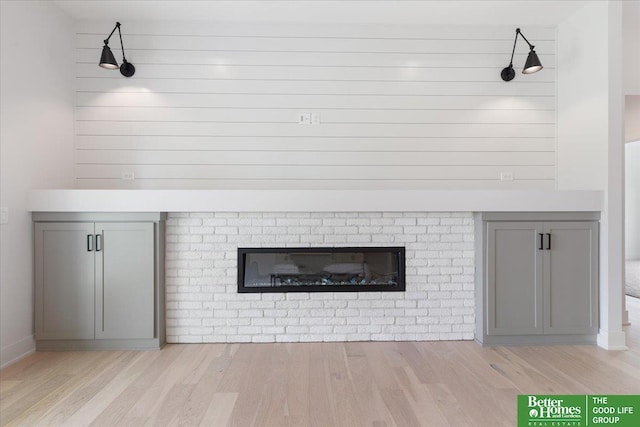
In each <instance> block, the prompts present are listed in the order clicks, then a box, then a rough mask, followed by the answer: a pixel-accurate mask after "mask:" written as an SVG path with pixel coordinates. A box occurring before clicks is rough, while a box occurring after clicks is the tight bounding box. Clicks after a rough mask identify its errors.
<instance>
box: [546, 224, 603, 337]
mask: <svg viewBox="0 0 640 427" xmlns="http://www.w3.org/2000/svg"><path fill="white" fill-rule="evenodd" d="M544 233H545V251H544V264H545V279H544V294H545V307H546V310H545V325H544V330H545V333H546V334H589V333H595V332H596V329H597V325H598V317H597V316H598V301H597V300H598V298H597V295H598V289H597V286H598V224H597V223H596V222H587V221H584V222H547V223H545V225H544ZM549 238H550V242H549ZM549 243H550V244H549Z"/></svg>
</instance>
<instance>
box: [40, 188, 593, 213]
mask: <svg viewBox="0 0 640 427" xmlns="http://www.w3.org/2000/svg"><path fill="white" fill-rule="evenodd" d="M603 205H604V201H603V193H602V192H601V191H528V190H525V191H512V190H493V191H478V190H453V191H451V190H446V191H445V190H380V191H373V190H361V191H360V190H32V191H31V192H30V194H29V210H30V211H32V212H595V211H601V210H602V208H603Z"/></svg>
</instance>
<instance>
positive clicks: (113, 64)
mask: <svg viewBox="0 0 640 427" xmlns="http://www.w3.org/2000/svg"><path fill="white" fill-rule="evenodd" d="M100 66H101V67H102V68H106V69H108V70H115V69H116V68H118V61H116V58H115V57H114V56H113V52H111V48H110V47H109V46H107V45H106V44H105V45H104V46H103V47H102V55H101V56H100Z"/></svg>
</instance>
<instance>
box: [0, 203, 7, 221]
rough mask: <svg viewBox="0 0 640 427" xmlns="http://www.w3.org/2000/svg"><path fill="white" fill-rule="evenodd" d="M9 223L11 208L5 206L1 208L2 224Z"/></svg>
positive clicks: (0, 217)
mask: <svg viewBox="0 0 640 427" xmlns="http://www.w3.org/2000/svg"><path fill="white" fill-rule="evenodd" d="M8 223H9V208H7V207H5V206H3V207H1V208H0V224H8Z"/></svg>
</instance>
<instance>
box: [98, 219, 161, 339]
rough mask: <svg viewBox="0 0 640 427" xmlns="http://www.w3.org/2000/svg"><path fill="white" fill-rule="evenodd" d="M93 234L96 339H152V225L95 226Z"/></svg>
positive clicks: (107, 224) (113, 224)
mask: <svg viewBox="0 0 640 427" xmlns="http://www.w3.org/2000/svg"><path fill="white" fill-rule="evenodd" d="M96 234H97V235H99V236H100V238H99V243H100V246H99V247H97V248H96V250H97V252H96V331H95V332H96V338H102V339H110V338H113V339H115V338H118V339H134V338H153V337H154V336H155V328H154V325H155V317H154V277H155V276H154V263H155V258H154V232H153V224H152V223H144V222H140V223H96ZM98 249H99V250H98Z"/></svg>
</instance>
